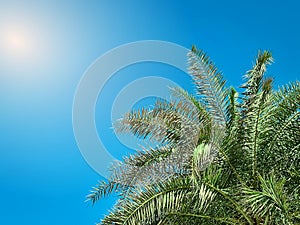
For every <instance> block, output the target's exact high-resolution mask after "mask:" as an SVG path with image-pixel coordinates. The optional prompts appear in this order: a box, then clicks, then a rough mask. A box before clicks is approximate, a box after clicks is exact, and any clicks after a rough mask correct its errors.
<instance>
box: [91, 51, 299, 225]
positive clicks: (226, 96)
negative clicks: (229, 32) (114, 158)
mask: <svg viewBox="0 0 300 225" xmlns="http://www.w3.org/2000/svg"><path fill="white" fill-rule="evenodd" d="M188 59H189V71H190V74H191V76H192V78H193V80H194V83H195V86H196V95H195V96H193V95H191V94H189V93H188V92H186V91H184V90H182V89H179V88H173V89H171V94H172V100H171V101H168V102H167V101H163V100H158V101H157V103H156V104H155V105H154V106H153V107H152V108H144V109H141V110H137V111H132V112H129V113H128V114H126V115H125V116H124V117H123V118H122V119H121V120H120V121H119V122H118V123H117V125H116V127H117V129H118V130H119V131H120V132H125V133H131V134H133V135H135V136H137V137H139V138H143V139H144V140H145V141H146V142H147V144H146V145H145V146H144V147H143V148H142V149H141V151H139V152H137V153H136V154H133V155H129V156H127V157H125V158H124V160H123V162H120V163H116V165H115V166H114V167H113V168H112V175H111V177H110V178H109V179H108V181H102V182H100V183H99V184H98V185H97V186H96V187H95V188H94V189H93V190H92V193H91V194H90V195H89V196H88V199H89V200H91V201H92V203H95V202H96V201H98V200H99V199H100V198H102V197H105V196H107V195H108V194H110V193H112V192H116V193H118V195H119V200H118V201H117V203H116V204H115V206H114V208H113V209H112V211H111V212H110V213H109V214H108V215H107V216H106V217H105V218H104V219H103V220H102V221H101V222H100V224H105V225H108V224H120V225H121V224H122V225H133V224H140V225H155V224H156V225H167V224H172V225H176V224H191V225H193V224H250V225H254V224H266V225H267V224H300V173H299V171H300V83H299V82H298V81H297V82H294V83H290V84H287V85H285V86H283V87H281V88H279V89H278V90H274V89H272V83H273V79H272V78H265V76H264V75H265V73H266V69H267V66H268V65H270V64H271V63H272V61H273V59H272V55H271V53H270V52H268V51H264V52H259V53H258V56H257V58H256V60H255V63H254V66H253V68H252V69H251V70H249V71H248V72H247V73H246V75H245V83H244V84H243V85H242V86H241V90H242V93H241V94H238V92H237V91H236V90H235V89H234V88H233V87H226V85H225V81H224V80H223V77H222V74H221V72H219V71H218V69H217V68H216V67H215V65H214V64H213V62H212V61H211V60H210V59H209V57H208V56H207V55H206V54H205V53H203V52H202V51H200V50H198V49H197V48H196V47H193V48H192V50H191V51H190V53H189V55H188Z"/></svg>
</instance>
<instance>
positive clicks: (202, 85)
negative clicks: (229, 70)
mask: <svg viewBox="0 0 300 225" xmlns="http://www.w3.org/2000/svg"><path fill="white" fill-rule="evenodd" d="M188 58H189V72H190V74H191V75H192V78H193V79H194V82H195V84H196V87H197V92H198V95H199V97H200V102H201V103H202V105H203V106H205V108H206V110H207V111H208V112H209V113H210V115H211V116H212V118H213V120H214V121H215V122H216V123H217V124H219V125H221V126H224V125H225V123H226V116H225V114H224V112H225V108H226V97H227V95H226V90H225V87H224V86H225V80H223V76H222V74H221V72H219V71H218V69H217V68H216V66H215V65H214V64H213V62H212V61H211V60H210V59H209V57H208V56H207V55H206V54H205V53H204V52H203V51H201V50H198V49H197V48H196V47H195V46H193V47H192V50H191V51H190V52H189V53H188Z"/></svg>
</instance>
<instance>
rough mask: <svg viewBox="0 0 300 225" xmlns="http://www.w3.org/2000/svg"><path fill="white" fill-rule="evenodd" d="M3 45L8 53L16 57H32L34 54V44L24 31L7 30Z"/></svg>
mask: <svg viewBox="0 0 300 225" xmlns="http://www.w3.org/2000/svg"><path fill="white" fill-rule="evenodd" d="M3 33H4V40H3V42H4V43H2V45H3V47H4V48H5V51H6V53H7V54H8V55H9V56H11V57H12V56H14V57H25V56H26V57H30V55H31V54H33V52H32V50H33V49H32V43H31V41H32V40H30V37H29V36H28V34H27V33H26V32H24V31H22V30H6V31H4V32H3Z"/></svg>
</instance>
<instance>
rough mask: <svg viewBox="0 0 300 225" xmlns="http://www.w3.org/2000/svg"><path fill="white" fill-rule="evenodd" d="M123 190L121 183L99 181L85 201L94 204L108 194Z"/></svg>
mask: <svg viewBox="0 0 300 225" xmlns="http://www.w3.org/2000/svg"><path fill="white" fill-rule="evenodd" d="M121 189H123V190H124V189H125V186H123V185H122V184H121V183H118V182H113V181H99V183H98V184H97V186H96V187H93V188H92V190H91V193H90V194H89V195H88V196H87V200H88V201H91V202H92V204H95V203H96V202H97V201H99V200H100V199H101V198H104V197H106V196H108V195H109V194H111V193H113V192H115V191H120V190H121Z"/></svg>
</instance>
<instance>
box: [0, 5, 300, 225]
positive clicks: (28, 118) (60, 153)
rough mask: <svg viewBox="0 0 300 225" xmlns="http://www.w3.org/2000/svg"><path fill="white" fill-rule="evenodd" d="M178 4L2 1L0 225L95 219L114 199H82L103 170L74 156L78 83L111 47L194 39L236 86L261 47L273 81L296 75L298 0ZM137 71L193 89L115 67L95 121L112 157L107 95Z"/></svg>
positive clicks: (120, 151) (168, 71)
mask: <svg viewBox="0 0 300 225" xmlns="http://www.w3.org/2000/svg"><path fill="white" fill-rule="evenodd" d="M179 2H180V1H158V0H155V1H138V0H136V1H133V0H131V1H126V2H125V1H115V0H110V1H103V0H99V1H67V0H63V1H58V0H54V1H26V0H24V1H22V2H20V1H15V0H10V1H0V104H1V105H0V107H1V110H0V182H1V183H0V199H1V201H0V224H10V225H16V224H25V225H27V224H28V225H29V224H30V225H53V224H55V225H67V224H68V225H69V224H70V225H71V224H76V225H81V224H82V225H83V224H84V225H87V224H95V223H96V222H99V220H100V219H101V218H102V217H103V214H104V213H106V212H107V210H108V209H109V208H110V207H111V206H112V203H113V199H112V198H109V199H106V200H103V201H100V202H99V203H98V204H96V205H95V206H94V207H92V206H91V205H90V204H87V203H85V202H84V201H85V196H86V195H87V194H88V192H89V190H90V188H91V187H92V186H93V185H95V184H96V183H97V180H100V179H102V177H101V176H100V175H99V174H97V173H96V172H94V171H93V170H92V169H91V168H90V167H89V166H88V164H87V163H86V162H85V160H84V159H83V158H82V156H81V154H80V151H79V150H78V147H77V145H76V140H75V138H74V134H73V128H72V104H73V98H74V94H75V91H76V87H77V85H78V83H79V81H80V79H81V77H82V76H83V74H84V72H85V71H86V69H87V68H88V67H89V65H90V64H91V63H92V62H93V61H95V60H96V58H98V57H99V56H101V55H102V54H104V53H105V52H107V51H109V50H110V49H112V48H115V47H117V46H119V45H122V44H126V43H129V42H133V41H140V40H163V41H170V42H174V43H177V44H179V45H182V46H184V47H187V48H190V47H191V46H192V45H193V44H195V45H197V47H198V48H201V49H203V50H204V51H206V52H207V53H208V54H209V55H210V56H211V58H212V59H213V61H214V62H215V63H216V65H217V66H218V67H219V68H220V69H221V70H222V71H223V74H224V77H225V78H226V79H227V80H228V84H229V85H233V86H235V87H238V85H239V84H240V83H241V82H242V79H241V77H242V75H244V74H245V72H246V71H247V70H248V69H250V68H251V66H252V64H253V59H254V56H255V55H256V53H257V51H258V50H259V49H266V50H271V51H272V52H273V57H274V59H275V63H274V64H273V65H272V66H271V67H270V69H269V70H268V74H269V75H271V76H273V77H274V78H275V85H276V86H277V85H282V84H284V83H287V82H289V81H295V80H296V79H298V80H299V78H300V75H299V74H300V67H299V66H298V65H299V60H300V57H299V52H300V43H299V40H300V26H299V22H300V14H299V10H300V3H298V1H296V0H294V1H291V0H286V1H269V0H266V1H258V0H252V1H233V0H228V1H201V0H200V1H191V0H189V1H184V2H183V1H182V3H179ZM145 71H147V74H159V75H160V76H163V77H166V78H168V79H174V81H176V82H178V83H181V85H182V86H183V87H185V88H187V89H188V90H192V88H193V87H192V85H191V82H190V80H189V78H186V77H183V76H181V75H180V74H179V73H178V71H176V70H174V69H172V68H169V67H165V66H163V65H158V66H157V65H156V66H155V67H152V66H151V65H150V64H145V65H143V66H139V65H137V66H136V67H132V68H130V67H129V68H127V69H124V71H120V72H119V74H122V77H123V78H122V79H121V78H120V76H119V77H118V73H117V74H115V76H114V77H112V79H110V81H109V83H108V84H107V87H106V89H105V90H103V93H102V99H104V100H106V101H107V102H105V104H104V103H103V102H102V103H101V102H98V103H97V105H96V121H98V122H97V124H99V128H98V129H99V130H98V132H99V134H101V137H102V138H103V139H105V145H106V146H107V148H109V149H111V153H112V154H114V156H115V157H117V158H121V156H122V155H124V154H125V153H126V148H124V147H123V146H122V145H121V144H120V143H119V142H118V141H117V140H115V138H114V134H113V132H112V129H111V126H112V124H111V121H110V107H111V104H112V102H113V96H115V95H116V93H117V92H118V90H121V89H122V86H124V85H126V84H127V83H129V82H130V81H132V80H135V79H138V78H140V77H143V76H145ZM177 74H178V76H177ZM178 77H180V78H178ZM143 104H145V102H142V103H140V105H143ZM104 105H105V107H104ZM106 106H108V107H106ZM100 122H101V126H100Z"/></svg>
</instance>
